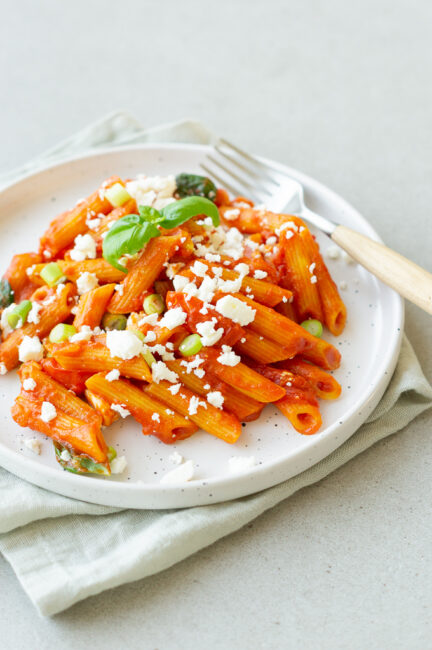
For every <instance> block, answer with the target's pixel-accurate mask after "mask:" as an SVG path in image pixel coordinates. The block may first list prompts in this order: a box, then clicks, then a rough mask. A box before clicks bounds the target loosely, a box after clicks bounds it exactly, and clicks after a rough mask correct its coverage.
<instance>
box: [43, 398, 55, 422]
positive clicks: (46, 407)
mask: <svg viewBox="0 0 432 650" xmlns="http://www.w3.org/2000/svg"><path fill="white" fill-rule="evenodd" d="M40 417H41V420H42V421H43V422H51V420H54V418H55V417H57V409H56V407H55V406H54V404H51V402H42V409H41V415H40Z"/></svg>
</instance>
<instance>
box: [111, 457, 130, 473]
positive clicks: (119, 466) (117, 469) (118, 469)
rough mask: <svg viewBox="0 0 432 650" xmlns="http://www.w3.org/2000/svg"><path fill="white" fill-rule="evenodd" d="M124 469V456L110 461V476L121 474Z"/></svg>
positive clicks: (125, 464)
mask: <svg viewBox="0 0 432 650" xmlns="http://www.w3.org/2000/svg"><path fill="white" fill-rule="evenodd" d="M126 467H127V460H126V456H116V457H115V458H113V459H112V460H111V461H110V468H111V474H123V472H124V471H125V469H126Z"/></svg>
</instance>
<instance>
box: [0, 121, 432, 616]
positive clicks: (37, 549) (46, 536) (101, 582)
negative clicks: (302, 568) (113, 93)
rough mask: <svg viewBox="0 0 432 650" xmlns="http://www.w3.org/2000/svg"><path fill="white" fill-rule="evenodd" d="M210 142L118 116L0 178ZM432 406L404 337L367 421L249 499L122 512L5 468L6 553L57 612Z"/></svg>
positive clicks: (183, 549)
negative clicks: (128, 149) (316, 459)
mask: <svg viewBox="0 0 432 650" xmlns="http://www.w3.org/2000/svg"><path fill="white" fill-rule="evenodd" d="M212 139H213V136H212V134H211V133H210V132H209V131H208V130H207V129H206V128H205V127H203V126H202V125H201V124H199V123H197V122H192V121H184V122H180V123H176V124H169V125H166V126H161V127H157V128H154V129H142V128H141V126H140V125H139V123H138V122H137V121H136V120H135V119H133V118H132V117H131V116H129V115H128V114H127V113H124V112H117V113H114V114H112V115H109V116H108V117H106V118H104V119H103V120H101V121H100V122H98V123H96V124H93V125H91V126H89V127H87V128H86V129H84V130H83V131H81V132H80V133H77V134H76V135H75V136H73V137H71V138H69V139H68V140H66V141H64V142H62V143H61V144H60V145H58V146H57V147H55V148H54V149H52V150H50V151H48V152H47V153H46V154H45V155H43V156H41V157H40V158H39V159H38V160H36V161H34V162H31V163H29V164H27V165H25V166H24V167H22V168H21V169H19V170H15V171H14V172H11V173H9V174H7V175H5V176H3V177H2V178H0V181H1V182H3V183H6V184H7V183H9V182H12V181H13V180H16V179H17V178H19V177H20V176H22V175H23V174H25V173H29V172H31V171H34V170H36V169H38V168H41V167H44V166H46V165H48V164H50V163H53V162H56V161H58V160H60V159H61V158H63V157H68V156H70V155H73V154H78V153H80V152H83V151H86V150H89V149H95V148H97V147H103V146H107V145H123V144H127V143H133V142H194V143H209V142H212ZM431 405H432V387H431V386H430V385H429V383H428V382H427V380H426V378H425V377H424V375H423V373H422V371H421V368H420V366H419V363H418V361H417V358H416V356H415V354H414V351H413V349H412V347H411V345H410V343H409V341H408V340H407V339H406V338H404V340H403V343H402V349H401V353H400V358H399V361H398V364H397V367H396V370H395V373H394V375H393V378H392V380H391V382H390V385H389V387H388V389H387V391H386V393H385V395H384V397H383V398H382V400H381V402H380V404H379V405H378V406H377V408H376V409H375V411H374V412H373V413H372V414H371V415H370V417H369V419H368V420H367V422H366V423H365V424H364V425H363V426H362V427H361V428H360V429H359V430H358V431H357V432H356V433H355V434H354V435H353V436H352V437H351V438H350V439H349V440H347V442H345V444H343V445H342V446H341V447H339V449H337V450H336V451H335V452H333V453H332V454H331V455H330V456H328V457H327V458H325V459H324V460H322V461H321V462H320V463H318V464H316V465H315V466H313V467H311V468H310V469H309V470H307V471H305V472H303V473H302V474H299V475H298V476H295V477H294V478H291V479H289V480H288V481H285V482H284V483H281V484H280V485H277V486H276V487H273V488H270V489H268V490H265V491H263V492H260V493H258V494H254V495H252V496H249V497H245V498H243V499H237V500H234V501H231V502H228V503H220V504H215V505H211V506H201V507H196V508H187V509H183V510H165V511H160V510H159V511H156V510H147V511H142V510H120V509H118V508H108V507H104V506H96V505H92V504H89V503H84V502H82V501H76V500H73V499H69V498H66V497H62V496H59V495H57V494H54V493H52V492H48V491H46V490H43V489H41V488H38V487H35V486H33V485H31V484H30V483H27V482H26V481H23V480H21V479H19V478H17V477H15V476H13V475H12V474H10V473H8V472H6V471H5V470H4V469H1V468H0V490H1V497H2V498H1V500H0V533H2V534H1V535H0V551H1V552H2V553H3V554H4V556H5V557H6V558H7V560H8V561H9V562H10V563H11V565H12V567H13V569H14V571H15V573H16V575H17V577H18V579H19V581H20V582H21V585H22V586H23V588H24V589H25V591H26V593H27V594H28V596H29V597H30V599H31V600H32V602H33V603H34V604H35V606H36V607H37V608H38V610H39V612H40V613H41V614H43V615H53V614H56V613H57V612H60V611H62V610H64V609H66V608H68V607H70V606H71V605H72V604H73V603H76V602H78V601H79V600H82V599H84V598H86V597H87V596H91V595H93V594H97V593H99V592H101V591H103V590H104V589H109V588H112V587H115V586H118V585H121V584H124V583H126V582H131V581H134V580H139V579H140V578H144V577H145V576H148V575H152V574H155V573H157V572H158V571H162V570H163V569H166V568H168V567H169V566H172V565H173V564H175V563H176V562H179V561H180V560H182V559H184V558H185V557H187V556H189V555H191V554H192V553H195V552H196V551H198V550H199V549H201V548H203V547H205V546H208V545H209V544H212V543H213V542H215V541H216V540H217V539H220V538H221V537H224V536H225V535H228V534H229V533H231V532H233V531H235V530H238V529H239V528H241V527H242V526H244V525H245V524H246V523H248V522H249V521H251V520H252V519H254V518H255V517H257V516H258V515H260V514H261V513H262V512H264V511H265V510H267V509H268V508H271V507H273V506H274V505H276V504H277V503H279V502H280V501H282V500H283V499H286V498H287V497H289V496H291V495H292V494H294V492H296V491H297V490H300V489H301V488H303V487H305V486H307V485H311V484H312V483H315V482H316V481H319V480H320V479H322V478H324V477H325V476H327V475H328V474H330V473H331V472H332V471H333V470H335V469H337V468H338V467H340V466H341V465H343V464H344V463H346V462H347V461H349V460H350V459H351V458H353V457H354V456H356V455H357V454H360V453H361V452H362V451H364V450H365V449H367V448H368V447H370V446H371V445H373V444H374V443H375V442H377V441H378V440H381V439H382V438H384V437H386V436H388V435H390V434H392V433H395V432H396V431H398V430H400V429H402V428H403V427H404V426H405V425H406V424H408V422H410V421H411V420H412V419H413V418H415V417H416V416H417V415H419V414H420V413H421V412H422V411H424V410H425V409H427V408H429V407H430V406H431ZM89 515H92V516H89Z"/></svg>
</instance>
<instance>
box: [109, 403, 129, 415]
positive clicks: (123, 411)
mask: <svg viewBox="0 0 432 650" xmlns="http://www.w3.org/2000/svg"><path fill="white" fill-rule="evenodd" d="M111 408H112V410H113V411H116V413H118V414H119V415H121V417H122V418H127V416H128V415H130V411H128V409H127V408H126V406H125V405H124V404H111Z"/></svg>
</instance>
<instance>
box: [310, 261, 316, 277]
mask: <svg viewBox="0 0 432 650" xmlns="http://www.w3.org/2000/svg"><path fill="white" fill-rule="evenodd" d="M315 267H316V263H315V262H312V264H311V265H310V267H309V273H310V274H311V275H312V274H313V272H314V271H315Z"/></svg>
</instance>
